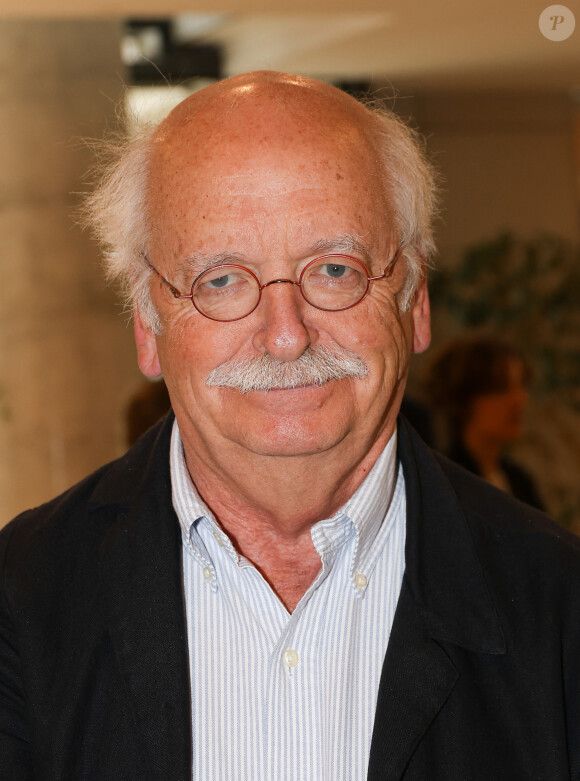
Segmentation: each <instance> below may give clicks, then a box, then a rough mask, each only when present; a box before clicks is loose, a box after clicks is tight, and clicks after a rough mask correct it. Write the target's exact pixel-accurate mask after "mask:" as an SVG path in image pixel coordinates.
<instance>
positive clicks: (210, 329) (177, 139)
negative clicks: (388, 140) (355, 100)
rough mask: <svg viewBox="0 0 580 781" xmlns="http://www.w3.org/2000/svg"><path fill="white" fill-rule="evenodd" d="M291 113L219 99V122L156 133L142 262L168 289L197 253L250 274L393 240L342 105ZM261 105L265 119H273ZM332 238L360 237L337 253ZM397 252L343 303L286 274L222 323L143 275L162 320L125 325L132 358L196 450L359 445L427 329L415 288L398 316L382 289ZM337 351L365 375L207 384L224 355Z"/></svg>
mask: <svg viewBox="0 0 580 781" xmlns="http://www.w3.org/2000/svg"><path fill="white" fill-rule="evenodd" d="M295 113H296V114H298V116H297V117H294V115H293V118H292V119H289V118H288V117H289V114H278V115H277V107H276V106H274V105H270V106H269V107H268V106H261V105H260V101H259V99H256V101H255V103H254V105H250V106H249V107H246V108H244V107H243V106H242V107H238V108H235V109H233V110H232V113H231V114H230V115H229V116H226V117H225V118H224V122H223V123H221V124H220V123H216V122H214V121H213V120H212V118H211V116H210V117H208V119H207V120H206V119H205V116H204V117H201V118H200V117H199V116H198V117H197V118H196V119H197V121H196V122H195V128H193V123H190V124H185V123H183V122H181V124H179V123H174V124H178V127H174V126H170V127H169V129H167V130H166V132H165V133H161V134H160V136H159V138H158V141H157V145H156V150H157V151H156V153H155V157H154V162H153V168H152V175H151V184H150V197H151V218H152V221H153V224H154V231H153V240H152V245H151V257H150V259H151V262H152V263H153V264H154V265H155V266H156V268H157V269H158V270H159V271H160V273H161V274H163V276H164V277H166V278H167V279H168V280H170V282H171V283H172V284H173V285H174V286H176V287H177V288H178V289H179V290H180V291H181V292H182V293H189V292H190V288H191V284H192V282H193V280H194V279H195V277H196V276H197V275H198V274H199V273H200V271H201V270H202V267H201V266H200V255H203V262H204V264H207V263H210V264H211V263H219V262H231V263H237V264H241V265H244V266H246V267H247V268H248V269H250V270H251V271H253V272H254V273H255V274H256V276H257V277H258V278H259V280H260V281H261V283H262V284H264V283H265V282H269V281H270V280H273V279H292V280H297V279H298V277H299V275H300V272H301V270H302V269H303V268H304V266H305V265H306V264H307V263H308V262H309V261H311V260H312V259H313V258H315V257H317V256H318V255H321V254H326V253H328V252H346V254H350V255H353V256H355V257H357V258H358V259H360V260H361V261H362V262H363V263H364V265H365V266H366V267H367V269H368V270H369V272H370V274H371V275H378V274H381V273H382V272H383V269H384V268H385V266H386V265H387V263H388V262H389V260H390V259H391V258H392V257H393V255H394V253H395V252H396V249H397V237H396V235H394V232H393V230H392V225H391V224H390V222H389V220H388V213H389V211H388V205H387V203H386V201H385V194H384V192H383V190H384V188H383V186H382V182H381V179H380V175H379V172H378V170H377V166H376V164H375V162H374V159H375V157H376V155H375V154H374V152H373V150H372V148H371V146H370V145H369V143H368V142H367V140H366V139H365V137H364V134H363V133H360V132H359V130H358V129H357V126H356V123H351V124H350V125H349V124H348V123H347V122H346V120H345V117H344V116H343V113H342V112H341V111H338V112H337V113H335V115H333V114H332V112H331V111H330V110H329V109H327V113H326V114H325V112H324V110H323V111H322V112H320V115H318V114H317V112H316V110H312V111H310V112H309V113H308V115H307V117H306V118H305V119H302V118H301V117H300V111H299V110H298V111H297V112H295ZM272 115H274V116H272ZM346 237H352V238H354V239H356V241H357V242H358V243H359V245H360V246H359V247H358V248H357V249H353V250H348V251H345V249H344V244H345V241H346ZM404 275H405V263H404V262H399V263H398V264H396V265H395V268H394V272H393V274H392V275H391V276H390V277H388V278H387V279H385V280H381V281H378V282H373V283H372V285H371V290H370V292H369V294H368V295H367V297H366V298H365V299H364V300H363V301H362V302H361V303H360V304H359V305H358V306H356V307H354V308H353V309H349V310H346V311H342V312H326V311H320V310H317V309H315V308H314V307H312V306H310V305H309V304H307V303H306V301H304V299H303V298H302V297H301V294H300V291H299V289H298V288H297V287H296V286H295V285H290V284H276V285H271V286H269V287H267V288H266V289H265V290H264V291H263V293H262V300H261V302H260V304H259V306H258V308H257V309H256V310H255V311H254V312H252V313H251V314H250V315H249V316H247V317H245V318H244V319H242V320H238V321H235V322H215V321H212V320H209V319H207V318H205V317H203V316H202V315H201V314H200V313H199V312H197V311H196V310H195V308H194V307H193V306H192V304H191V301H189V300H176V299H175V298H173V296H172V295H171V293H170V291H169V289H168V287H167V286H166V285H164V284H163V283H162V282H161V281H160V280H159V279H158V278H157V277H155V276H152V285H151V291H152V297H153V302H154V304H155V306H156V308H157V310H158V312H159V314H160V316H161V319H162V322H163V324H164V328H163V332H162V334H161V335H160V336H157V337H155V336H154V335H153V334H152V333H151V332H150V331H148V330H147V329H146V328H143V326H142V325H141V323H140V322H139V321H138V322H137V324H136V326H137V328H136V330H137V340H138V347H139V353H140V365H141V368H142V370H143V371H144V372H145V373H146V374H149V375H154V374H157V373H159V371H162V372H163V375H164V377H165V380H166V383H167V385H168V388H169V391H170V394H171V398H172V404H173V408H174V410H175V413H176V416H177V419H178V422H179V425H180V431H181V434H182V437H183V439H184V442H185V443H186V449H187V445H188V444H189V445H190V446H191V447H195V448H196V449H197V451H198V452H205V453H209V454H212V453H213V454H216V453H219V452H221V453H225V452H227V453H229V454H230V457H235V455H236V453H237V454H239V455H247V454H248V452H250V453H253V454H255V455H262V456H300V455H310V454H314V453H319V452H322V451H325V452H326V451H333V452H334V453H335V455H336V454H339V453H341V452H343V453H346V452H351V453H359V452H360V453H361V454H363V453H366V452H368V451H369V450H370V449H371V448H372V447H373V446H374V445H375V444H376V443H377V442H380V443H381V444H384V443H386V441H387V440H388V438H389V436H390V434H391V433H392V430H393V427H394V425H395V418H396V414H397V411H398V406H399V403H400V399H401V396H402V392H403V384H404V380H405V377H406V374H407V365H408V358H409V354H410V352H411V351H412V349H413V348H414V349H415V350H417V351H419V350H422V349H424V348H425V347H426V346H427V344H428V341H429V323H428V303H427V297H426V293H425V290H424V287H421V289H420V291H419V294H418V297H417V298H416V301H415V303H414V305H413V306H412V307H411V309H410V310H409V311H408V312H406V313H402V312H401V311H400V310H399V307H398V305H397V299H396V293H397V292H398V291H400V289H401V287H402V286H403V283H404ZM320 346H324V347H327V348H330V349H331V350H334V349H336V348H345V349H346V350H348V351H350V352H352V353H355V354H356V355H357V356H359V357H360V358H362V359H363V360H364V361H365V363H366V365H367V367H368V374H367V375H366V376H365V377H364V378H352V377H351V378H346V379H340V380H332V381H330V382H326V383H324V384H323V385H321V386H319V387H318V386H313V385H310V386H308V387H298V388H294V389H275V390H270V391H268V392H264V391H251V392H249V393H245V394H242V393H241V392H240V391H238V390H235V389H230V388H220V387H217V388H216V387H208V385H207V384H206V380H207V378H208V375H209V374H210V372H212V370H214V369H215V368H216V367H218V366H220V365H222V364H223V363H225V362H229V361H238V360H244V359H248V358H249V359H251V358H255V357H259V356H261V355H263V354H265V353H268V354H269V355H271V356H272V357H273V358H275V359H277V360H279V361H285V362H292V361H295V360H297V359H298V358H299V357H300V356H301V355H302V354H303V353H304V351H305V350H307V349H308V348H316V347H320Z"/></svg>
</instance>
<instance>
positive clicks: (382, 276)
mask: <svg viewBox="0 0 580 781" xmlns="http://www.w3.org/2000/svg"><path fill="white" fill-rule="evenodd" d="M403 246H404V245H403V244H399V246H398V248H397V251H396V252H395V254H394V255H393V257H392V258H391V260H390V261H389V262H388V263H387V265H386V266H385V270H384V271H383V273H382V274H379V276H377V277H371V276H369V272H368V271H367V269H366V268H365V266H364V264H363V263H362V262H361V261H360V260H359V259H358V258H353V257H352V255H344V254H343V253H338V252H335V253H331V254H328V255H320V256H319V257H317V258H314V260H311V261H310V262H309V263H307V264H306V265H305V266H304V268H303V269H302V271H301V272H300V276H299V278H298V282H296V281H295V280H293V279H271V280H270V281H269V282H266V283H265V284H264V285H262V284H260V280H259V279H258V277H257V276H256V275H255V274H254V272H253V271H250V269H249V268H246V267H245V266H240V265H238V264H236V263H220V264H218V265H217V266H212V267H211V269H206V270H205V271H202V272H201V274H198V275H197V277H196V278H195V279H194V280H193V283H192V285H191V293H190V294H189V295H187V294H185V293H181V292H180V291H179V290H178V289H177V288H176V287H175V286H174V285H172V284H171V282H169V280H167V279H165V277H164V276H163V274H161V273H160V272H159V271H157V269H156V268H155V266H154V265H153V263H151V261H150V260H149V258H148V257H147V256H146V255H144V256H143V258H144V260H145V262H146V263H147V265H148V266H149V268H150V269H151V270H152V271H153V272H154V273H155V274H157V276H158V277H159V279H160V280H161V281H162V282H164V283H165V284H166V285H167V287H168V288H169V290H170V291H171V293H172V294H173V297H174V298H189V299H191V303H192V304H193V306H194V307H195V310H196V311H197V312H199V314H200V315H202V316H203V317H207V319H208V320H213V321H214V322H216V323H234V322H236V321H237V320H243V319H244V317H248V316H249V315H251V314H252V312H254V311H255V310H256V309H257V308H258V306H259V304H260V301H261V300H262V290H264V289H265V288H267V287H269V286H270V285H277V284H279V283H282V282H288V283H289V284H291V285H296V287H298V289H299V290H300V295H301V296H302V298H303V299H304V300H305V301H306V303H307V304H309V305H310V306H312V307H314V309H318V310H320V311H321V312H345V311H346V310H347V309H352V308H353V307H354V306H358V304H360V302H361V301H362V300H363V299H364V298H365V297H366V295H367V293H368V292H369V289H370V286H371V282H376V281H377V280H379V279H385V277H386V276H387V274H390V273H392V271H393V267H394V265H395V263H396V262H397V260H398V259H399V256H400V254H401V251H402V249H403ZM326 258H346V259H347V260H352V261H354V262H355V263H357V264H358V265H359V266H360V267H361V268H362V270H363V271H364V273H365V276H366V278H367V285H366V288H365V291H364V293H363V294H362V296H361V297H360V298H359V299H358V301H355V302H354V304H349V305H348V306H343V307H341V308H340V309H326V308H325V307H322V306H316V304H313V303H312V301H309V300H308V299H307V298H306V296H305V295H304V291H303V290H302V278H303V277H304V274H305V273H306V272H307V270H308V269H309V268H310V266H312V265H313V264H314V263H317V262H318V261H319V260H326ZM220 268H239V269H241V270H242V271H246V272H247V273H248V274H250V275H251V276H252V277H253V278H254V279H255V280H256V284H257V285H258V300H257V301H256V304H255V305H254V306H253V307H252V309H250V311H249V312H247V313H246V314H245V315H242V316H241V317H232V318H231V319H228V320H222V319H220V318H218V317H211V316H210V315H207V314H206V313H205V312H202V310H201V309H200V308H199V307H198V306H197V304H196V303H195V300H194V298H193V289H194V287H195V286H196V284H197V282H198V280H199V279H201V277H203V275H204V274H207V272H208V271H215V270H216V269H220Z"/></svg>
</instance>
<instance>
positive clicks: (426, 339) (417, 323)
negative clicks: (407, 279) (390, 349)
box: [413, 279, 431, 353]
mask: <svg viewBox="0 0 580 781" xmlns="http://www.w3.org/2000/svg"><path fill="white" fill-rule="evenodd" d="M430 343H431V306H430V304H429V291H428V290H427V280H425V279H423V280H422V281H421V283H420V285H419V287H418V289H417V292H416V294H415V300H414V301H413V352H414V353H422V352H425V350H426V349H427V348H428V347H429V345H430Z"/></svg>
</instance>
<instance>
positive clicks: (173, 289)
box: [143, 256, 192, 298]
mask: <svg viewBox="0 0 580 781" xmlns="http://www.w3.org/2000/svg"><path fill="white" fill-rule="evenodd" d="M143 257H144V260H145V263H147V265H148V266H149V268H150V269H151V271H154V272H155V273H156V274H157V276H158V277H159V279H160V280H161V281H162V282H165V284H166V285H167V287H168V288H169V289H170V290H171V292H172V294H173V297H174V298H191V297H192V293H190V294H189V295H185V294H184V293H180V292H179V290H178V289H177V288H176V287H173V285H172V284H171V282H169V281H168V280H167V279H165V277H164V276H163V274H160V273H159V271H157V269H156V268H155V266H154V265H153V263H151V261H150V260H149V258H147V257H145V256H143Z"/></svg>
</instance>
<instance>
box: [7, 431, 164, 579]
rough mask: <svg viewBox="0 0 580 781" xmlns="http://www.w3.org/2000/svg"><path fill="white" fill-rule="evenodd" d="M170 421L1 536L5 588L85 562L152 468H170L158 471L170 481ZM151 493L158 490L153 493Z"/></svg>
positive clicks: (19, 518)
mask: <svg viewBox="0 0 580 781" xmlns="http://www.w3.org/2000/svg"><path fill="white" fill-rule="evenodd" d="M172 420H173V419H172V418H171V419H164V421H162V423H160V424H158V425H157V426H155V427H154V428H153V429H151V430H150V431H149V432H147V434H145V435H144V436H143V437H142V438H141V439H140V440H138V442H137V443H136V444H135V445H134V446H133V447H132V448H131V449H130V450H129V451H127V453H125V454H124V455H123V456H121V457H120V458H117V459H115V460H114V461H111V462H110V463H108V464H105V465H104V466H102V467H100V468H99V469H97V470H95V471H94V472H93V473H92V474H90V475H88V476H87V477H85V478H84V479H83V480H81V481H80V482H78V483H76V484H75V485H73V486H72V487H71V488H69V489H68V490H66V491H64V492H63V493H62V494H60V495H59V496H57V497H55V498H54V499H51V500H50V501H48V502H45V503H44V504H42V505H40V506H38V507H35V508H32V509H29V510H26V511H24V512H22V513H20V515H18V516H17V517H16V518H14V519H13V520H12V521H10V522H9V523H8V524H7V525H6V526H5V527H4V528H3V529H1V530H0V567H1V568H2V574H3V576H4V581H5V583H6V584H8V583H10V582H22V581H23V579H25V577H26V576H21V575H20V574H19V573H29V574H30V573H32V572H34V571H37V572H40V571H46V570H44V565H46V566H51V569H52V571H56V568H57V566H58V562H65V561H71V560H74V559H76V558H77V557H78V558H79V559H80V560H82V559H83V557H84V558H85V559H86V558H88V557H89V556H90V555H91V551H95V552H97V551H98V548H99V546H100V544H101V542H102V540H103V539H104V537H105V535H106V533H107V529H108V528H109V527H110V525H111V524H112V523H113V522H114V521H115V520H116V518H117V517H118V515H119V513H121V512H123V511H124V509H125V508H126V509H128V508H130V507H131V506H132V504H133V502H134V499H135V496H136V495H137V494H138V492H139V490H140V487H141V486H142V484H143V483H144V482H146V477H145V475H146V473H147V471H148V468H150V467H151V464H150V462H151V461H152V460H154V459H157V460H158V461H159V462H160V463H163V462H166V464H167V467H166V475H165V478H164V475H163V469H157V470H155V472H156V473H158V479H159V480H163V479H167V480H169V454H168V449H169V437H170V432H171V425H172ZM151 490H154V487H152V489H151Z"/></svg>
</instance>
